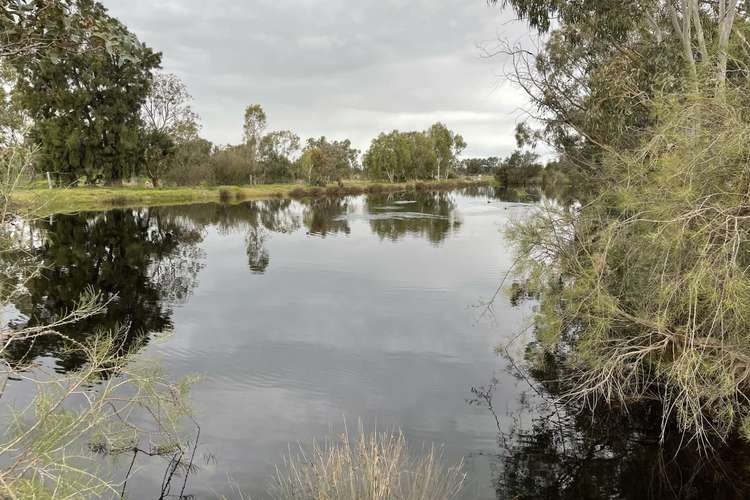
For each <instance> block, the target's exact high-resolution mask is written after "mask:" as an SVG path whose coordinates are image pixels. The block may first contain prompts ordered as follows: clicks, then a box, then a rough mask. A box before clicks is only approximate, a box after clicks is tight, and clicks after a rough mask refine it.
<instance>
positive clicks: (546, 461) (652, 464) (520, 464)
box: [472, 344, 750, 499]
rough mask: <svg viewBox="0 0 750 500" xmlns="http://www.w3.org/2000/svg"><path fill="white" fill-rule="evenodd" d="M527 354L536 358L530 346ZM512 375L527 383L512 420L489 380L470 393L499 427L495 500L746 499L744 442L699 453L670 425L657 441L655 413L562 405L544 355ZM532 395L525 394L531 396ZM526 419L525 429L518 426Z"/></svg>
mask: <svg viewBox="0 0 750 500" xmlns="http://www.w3.org/2000/svg"><path fill="white" fill-rule="evenodd" d="M527 355H528V356H536V355H537V352H536V349H535V345H534V344H531V345H530V346H529V348H528V351H527ZM509 361H510V363H511V366H512V367H513V368H512V369H513V373H514V374H516V375H517V376H518V377H519V378H523V379H527V380H528V382H529V383H530V384H531V385H530V390H529V391H528V392H527V393H524V394H522V396H521V398H520V401H521V403H522V404H521V410H520V411H519V413H518V414H515V415H511V416H510V417H511V418H510V421H511V422H512V423H511V424H510V425H509V427H508V428H503V422H506V421H507V420H505V419H503V418H501V416H499V415H497V413H496V412H495V409H494V407H493V406H492V394H493V392H494V383H493V384H490V385H489V386H488V387H480V388H474V389H473V392H474V394H475V398H474V399H473V400H472V402H473V403H475V404H480V405H483V406H485V407H486V408H487V409H488V410H489V411H490V412H491V413H492V415H493V416H494V418H495V421H496V422H497V424H498V436H499V439H498V442H499V445H500V450H501V452H500V453H499V454H498V455H497V457H496V461H495V467H494V469H495V473H494V480H493V486H494V488H495V491H496V493H497V498H498V499H507V498H517V499H539V498H544V499H599V498H625V499H646V498H653V499H662V498H675V499H693V498H695V499H703V498H747V496H748V494H749V493H750V473H749V471H748V467H747V464H748V463H750V462H749V461H748V459H750V450H749V449H748V446H747V444H745V443H744V442H732V443H726V445H725V446H722V447H721V448H720V449H716V450H715V453H714V454H712V455H710V456H706V455H704V454H701V453H700V452H699V450H698V449H697V448H696V447H694V446H692V444H691V443H686V442H684V440H683V436H682V434H681V433H680V432H679V431H678V430H677V429H676V428H675V429H670V430H669V431H668V432H667V433H666V439H665V440H664V441H663V442H660V430H661V424H662V422H661V415H662V412H661V409H660V408H658V407H657V406H656V404H653V405H641V406H638V407H632V408H629V409H628V410H629V411H628V412H625V411H623V410H622V409H620V408H613V407H609V408H601V409H600V410H597V411H592V410H590V409H589V408H586V407H584V406H566V407H562V406H560V404H559V403H558V402H556V401H557V400H556V399H555V398H556V397H557V396H559V395H560V394H561V392H562V389H563V387H562V384H563V382H561V381H563V380H565V375H566V373H565V368H563V365H562V364H561V363H560V361H559V359H556V357H555V356H552V355H546V356H545V359H544V360H543V362H542V363H538V362H535V363H533V364H532V363H529V365H528V366H532V367H536V368H533V369H531V370H529V371H528V372H526V371H520V369H518V368H517V365H516V364H515V363H513V361H512V359H509ZM530 394H531V395H530ZM529 417H530V419H531V420H530V424H528V425H525V424H524V422H526V421H528V418H529Z"/></svg>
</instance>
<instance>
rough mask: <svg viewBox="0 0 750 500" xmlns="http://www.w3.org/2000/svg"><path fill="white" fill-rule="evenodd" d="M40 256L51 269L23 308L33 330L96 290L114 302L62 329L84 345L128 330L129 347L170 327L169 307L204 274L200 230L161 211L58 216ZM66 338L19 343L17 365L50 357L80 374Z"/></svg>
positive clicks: (44, 224)
mask: <svg viewBox="0 0 750 500" xmlns="http://www.w3.org/2000/svg"><path fill="white" fill-rule="evenodd" d="M35 230H36V231H37V232H38V233H39V234H41V237H42V242H41V244H40V245H38V250H37V257H39V258H40V259H41V261H42V262H43V263H44V265H45V267H44V269H43V271H42V272H41V273H40V275H38V276H36V277H34V278H33V279H31V280H30V281H29V282H28V284H27V286H28V292H29V295H28V298H27V300H24V301H23V302H22V303H19V304H17V307H18V309H19V311H20V312H21V313H22V314H24V315H25V316H26V317H27V318H28V319H27V322H26V326H30V327H33V326H36V325H45V324H49V323H52V322H53V321H54V319H55V318H57V317H61V316H64V315H65V314H66V313H67V312H68V311H71V310H74V309H75V304H76V302H77V301H78V300H79V298H80V297H81V295H82V294H83V293H84V292H85V291H86V290H87V289H89V288H93V289H94V290H96V291H97V292H99V293H100V294H101V297H102V299H103V301H105V302H107V303H108V305H107V309H106V312H105V313H104V314H102V315H98V316H95V317H91V318H88V319H86V320H84V321H81V322H79V323H76V324H74V325H69V326H67V327H63V328H62V333H63V334H65V335H66V336H69V337H72V338H78V339H80V338H81V336H82V335H86V334H88V333H91V332H92V331H95V330H103V331H113V332H114V331H121V330H123V329H124V330H125V331H127V332H128V333H127V335H128V337H129V338H128V339H126V341H125V342H124V343H123V346H124V347H134V346H131V345H130V343H132V342H133V341H135V339H140V340H139V342H140V341H145V339H146V338H147V337H146V336H144V335H142V334H146V333H150V332H160V331H164V330H168V329H169V328H170V327H171V320H170V309H169V308H170V305H172V304H175V303H180V302H183V301H185V300H186V299H187V297H188V296H189V294H190V292H191V290H192V289H193V287H194V286H195V280H196V276H197V274H198V272H199V270H200V269H201V258H200V257H201V255H200V250H199V248H198V244H199V243H200V242H201V239H202V235H201V231H200V230H199V229H197V228H196V227H195V226H193V225H191V224H190V223H189V221H187V220H184V219H182V218H180V217H174V216H169V215H167V214H163V213H162V212H161V211H160V210H159V209H142V210H113V211H110V212H107V213H106V214H79V215H59V216H55V217H52V218H50V219H44V220H41V221H38V222H37V225H36V227H35ZM62 343H63V341H62V340H61V338H60V337H59V336H45V337H40V338H38V339H36V340H34V341H28V342H14V343H12V344H11V346H10V349H8V350H7V351H6V356H9V358H10V360H11V361H12V362H16V363H18V362H21V361H23V360H26V359H33V358H35V357H37V356H40V355H46V354H51V355H54V356H56V357H57V358H58V365H59V368H60V369H62V370H71V369H76V368H79V367H80V365H81V363H82V362H83V360H82V359H80V358H79V355H77V354H70V353H69V352H68V351H66V350H65V349H64V346H63V345H62Z"/></svg>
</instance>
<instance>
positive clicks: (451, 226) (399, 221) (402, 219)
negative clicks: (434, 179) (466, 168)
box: [365, 191, 461, 244]
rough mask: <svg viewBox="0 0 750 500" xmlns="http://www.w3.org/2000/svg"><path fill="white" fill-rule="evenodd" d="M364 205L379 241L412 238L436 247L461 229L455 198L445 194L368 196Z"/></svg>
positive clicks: (440, 192)
mask: <svg viewBox="0 0 750 500" xmlns="http://www.w3.org/2000/svg"><path fill="white" fill-rule="evenodd" d="M365 205H366V208H367V211H368V212H369V213H370V228H371V229H372V232H373V233H375V234H377V235H378V236H379V237H380V239H381V240H384V239H388V240H391V241H398V240H400V239H402V238H403V237H404V236H406V235H412V236H418V237H421V238H426V239H427V240H429V241H430V242H431V243H433V244H439V243H442V242H443V241H444V240H445V238H446V237H447V236H448V235H449V234H450V233H452V232H455V231H456V230H458V228H459V227H460V226H461V220H460V219H459V218H458V216H457V215H456V212H455V210H456V202H455V199H454V196H453V194H451V193H449V192H445V191H437V192H424V191H422V192H415V193H390V194H382V195H370V196H369V197H368V198H367V200H366V202H365Z"/></svg>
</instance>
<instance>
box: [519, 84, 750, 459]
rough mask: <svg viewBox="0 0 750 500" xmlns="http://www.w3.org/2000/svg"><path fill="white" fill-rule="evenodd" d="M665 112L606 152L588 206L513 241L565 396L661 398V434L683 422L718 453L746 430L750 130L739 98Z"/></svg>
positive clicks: (669, 101)
mask: <svg viewBox="0 0 750 500" xmlns="http://www.w3.org/2000/svg"><path fill="white" fill-rule="evenodd" d="M657 109H658V110H659V113H658V122H657V125H656V127H655V129H654V130H653V132H652V134H651V135H650V137H649V138H648V140H647V141H646V142H645V143H644V144H643V146H642V147H641V148H640V149H639V150H637V151H634V152H618V151H611V152H610V153H609V154H608V155H607V157H606V158H605V161H604V168H605V171H604V174H603V179H602V180H601V189H600V191H599V193H598V195H597V196H596V197H595V198H594V199H593V200H592V201H591V202H589V203H587V204H586V205H584V206H583V207H582V208H581V209H580V210H569V209H554V208H551V207H550V208H547V209H545V210H540V211H538V212H537V213H536V214H534V215H533V216H532V217H530V218H529V219H528V220H526V221H522V222H521V223H519V224H516V225H514V226H513V227H512V228H511V229H510V232H509V233H510V237H511V238H512V239H513V240H514V241H515V242H516V245H517V251H518V255H519V258H520V261H519V262H521V264H522V270H523V274H524V277H526V278H528V279H529V280H530V281H529V283H530V287H531V288H532V289H533V290H536V291H538V292H540V293H541V296H542V304H541V306H540V312H539V313H538V314H537V316H536V327H537V338H538V339H539V341H540V342H541V345H542V346H543V348H544V349H545V350H546V351H547V352H549V353H554V354H561V353H564V354H565V359H566V360H567V365H568V368H569V370H570V372H569V376H568V380H567V382H568V383H569V384H570V386H571V389H570V390H569V391H568V397H571V398H581V399H583V400H585V401H586V402H588V403H590V404H592V405H593V404H596V403H597V402H598V401H605V402H607V403H619V404H621V405H623V406H625V407H627V405H628V404H630V403H632V402H636V401H643V400H648V399H650V398H654V397H656V398H659V399H660V400H661V401H662V403H663V427H662V432H666V429H667V426H668V424H670V423H672V422H676V423H677V424H678V425H679V427H680V428H681V429H682V431H683V432H686V433H688V434H690V438H691V439H693V440H695V441H697V442H698V443H699V444H700V445H701V446H703V447H711V446H712V444H711V443H712V442H715V441H716V440H717V439H718V440H722V439H726V438H727V437H728V436H729V435H730V434H732V433H733V432H735V431H737V430H744V429H750V399H748V396H749V395H750V394H748V389H747V388H748V386H749V385H750V370H749V369H748V366H750V316H749V315H748V314H747V312H748V311H750V271H748V270H749V269H750V218H748V214H750V189H749V188H748V183H749V182H750V161H748V158H750V123H748V122H747V119H746V117H745V116H744V115H743V112H744V109H743V97H742V96H732V95H728V96H727V101H726V102H725V101H722V100H719V99H716V98H714V97H702V96H695V95H689V96H674V97H671V98H665V99H664V100H663V101H662V102H660V103H659V104H658V106H657ZM745 434H746V435H747V437H749V438H750V432H745Z"/></svg>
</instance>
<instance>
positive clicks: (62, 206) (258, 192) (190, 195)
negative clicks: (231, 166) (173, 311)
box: [13, 177, 494, 214]
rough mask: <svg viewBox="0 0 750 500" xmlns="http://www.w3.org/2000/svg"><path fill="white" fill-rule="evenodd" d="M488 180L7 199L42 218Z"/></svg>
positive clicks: (93, 191)
mask: <svg viewBox="0 0 750 500" xmlns="http://www.w3.org/2000/svg"><path fill="white" fill-rule="evenodd" d="M493 183H494V180H493V179H492V178H490V177H485V178H483V179H476V178H465V179H451V180H445V181H418V182H404V183H380V182H373V181H359V180H357V181H344V183H343V185H341V186H340V185H337V184H333V185H330V186H325V187H320V186H306V185H301V184H259V185H254V186H194V187H165V188H146V187H139V186H122V187H75V188H65V189H49V188H46V187H33V188H27V189H20V190H18V191H16V192H14V194H13V201H14V202H16V203H19V204H21V205H23V206H29V207H31V206H33V207H38V208H37V211H40V212H42V213H44V214H50V213H65V212H80V211H87V210H107V209H109V208H113V207H140V206H159V205H184V204H190V203H212V202H213V203H239V202H242V201H248V200H262V199H269V198H312V197H319V196H345V195H355V194H364V193H386V192H399V191H412V190H413V191H423V190H440V189H454V188H459V187H468V186H479V185H490V184H493Z"/></svg>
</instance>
